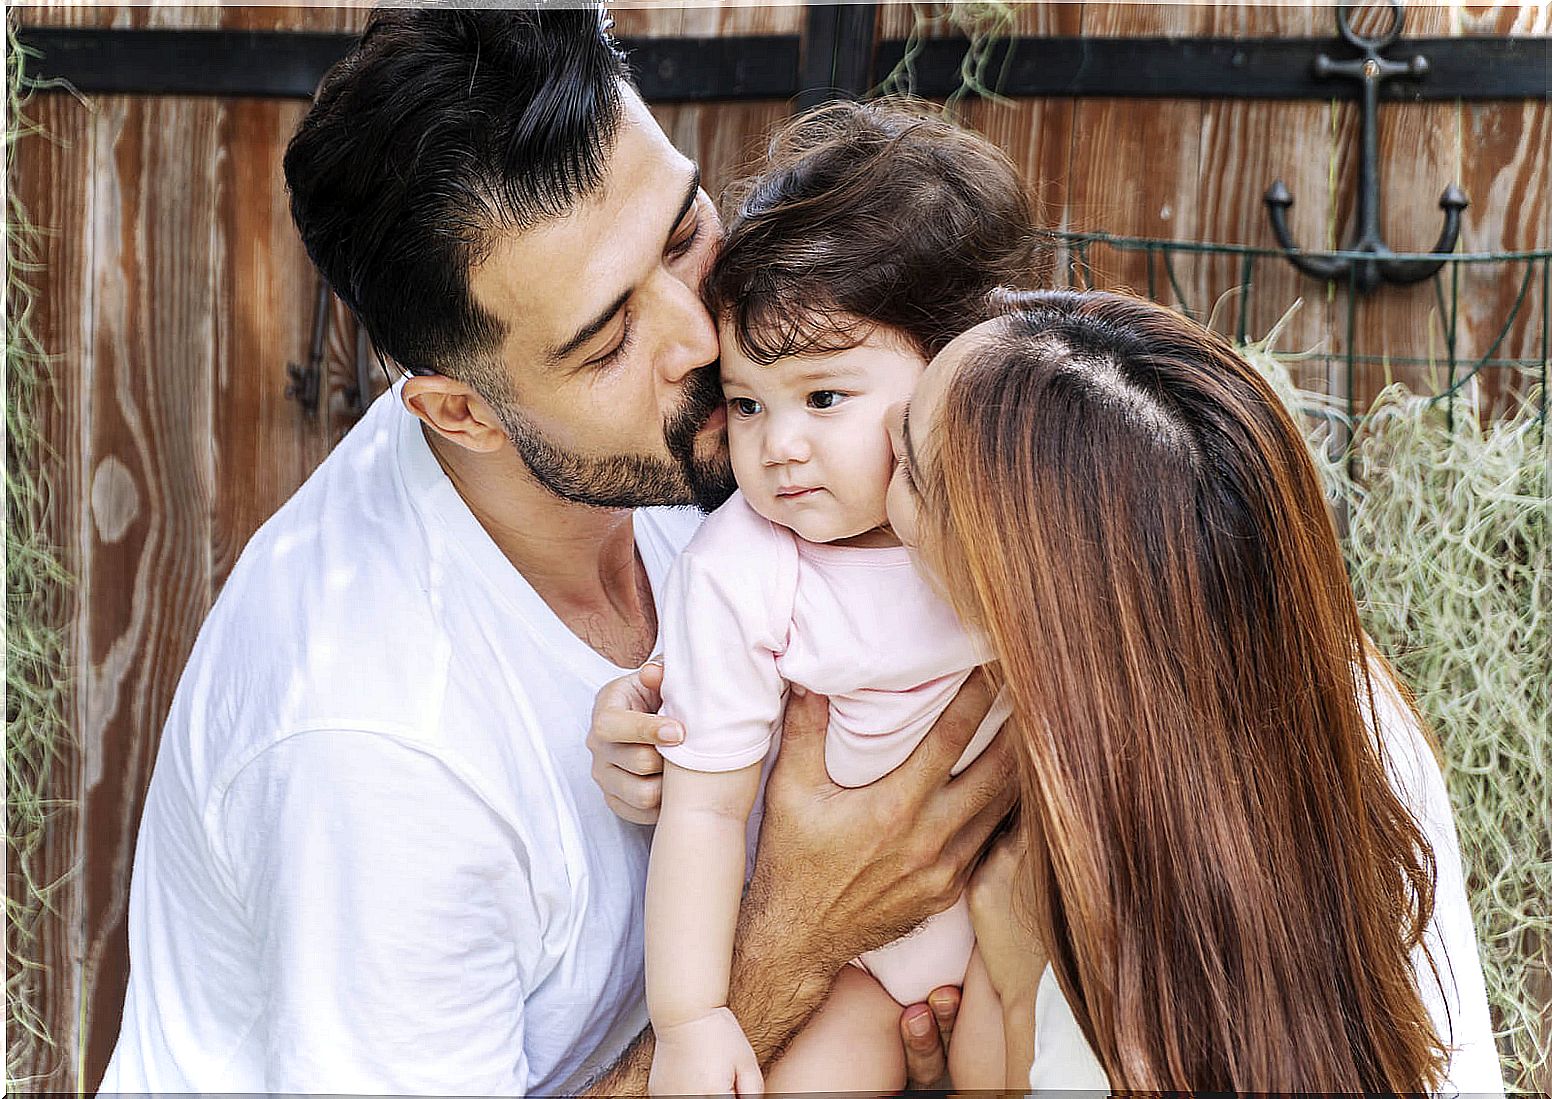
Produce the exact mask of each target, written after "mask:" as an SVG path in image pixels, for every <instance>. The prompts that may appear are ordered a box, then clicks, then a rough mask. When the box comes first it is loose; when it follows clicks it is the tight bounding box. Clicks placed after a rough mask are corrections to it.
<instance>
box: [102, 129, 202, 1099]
mask: <svg viewBox="0 0 1552 1099" xmlns="http://www.w3.org/2000/svg"><path fill="white" fill-rule="evenodd" d="M218 115H219V106H218V104H216V103H215V102H213V101H209V100H205V101H195V100H182V101H180V100H160V101H156V102H153V103H139V102H133V101H128V100H124V99H103V100H99V101H98V104H97V114H96V116H95V117H94V119H93V125H92V142H93V146H94V151H95V153H96V156H95V161H96V163H95V169H94V176H93V189H94V197H93V203H94V206H95V209H94V211H93V230H94V245H95V249H96V255H95V257H94V263H93V268H92V275H91V293H92V301H91V305H90V309H89V312H88V314H87V316H88V322H89V323H90V325H91V328H92V344H93V351H92V354H91V356H90V358H89V359H88V364H89V366H88V369H87V370H86V371H84V372H83V377H82V386H81V392H80V394H79V399H81V400H82V401H83V402H85V404H86V408H87V410H88V411H87V413H86V415H85V417H84V419H85V421H86V423H85V426H86V432H85V455H84V461H83V463H82V466H81V470H80V473H81V476H82V479H83V483H81V484H79V485H78V491H80V492H81V493H82V494H83V499H89V500H90V501H91V502H92V507H91V515H92V521H91V523H90V525H89V529H87V530H85V531H83V532H82V533H83V539H84V546H83V554H82V557H83V567H82V574H81V593H80V594H81V601H82V606H83V608H84V618H85V623H84V627H85V636H84V638H83V644H82V647H81V650H80V651H79V653H78V658H79V659H80V661H81V664H80V674H81V682H80V684H79V686H78V691H79V699H80V719H81V726H80V727H81V737H82V741H83V746H84V749H85V762H86V768H87V772H86V776H85V779H84V782H83V786H82V806H81V822H82V830H83V833H84V839H83V845H84V849H85V850H86V851H87V852H89V853H90V857H89V858H88V859H87V860H86V861H85V864H84V867H83V875H82V880H81V896H82V922H83V935H84V942H83V943H82V950H83V954H82V957H81V959H80V964H81V967H82V975H81V981H82V988H83V989H84V996H85V1003H84V1009H83V1017H84V1035H83V1037H82V1043H83V1047H84V1049H83V1064H84V1068H83V1073H82V1076H81V1079H80V1080H79V1081H78V1083H79V1084H81V1085H84V1086H85V1087H87V1088H93V1087H95V1086H96V1083H97V1081H98V1080H99V1079H100V1077H101V1073H102V1070H103V1068H104V1067H106V1064H107V1059H108V1055H109V1054H110V1053H111V1051H112V1048H113V1044H114V1041H115V1040H116V1038H117V1031H118V1020H119V1013H120V1010H121V1008H122V1005H123V997H124V987H125V982H126V980H127V975H128V974H127V945H126V944H127V940H126V928H125V914H126V908H127V901H128V895H129V873H130V866H131V862H132V860H133V856H134V839H135V834H136V829H137V825H138V821H139V816H140V810H141V807H142V805H143V803H144V791H145V785H146V782H147V781H148V780H149V778H150V773H151V767H152V763H153V761H154V758H155V754H156V747H157V744H158V742H159V736H160V731H161V726H162V723H163V721H164V720H165V717H166V714H167V710H168V707H169V705H170V703H171V699H172V694H173V689H174V687H175V686H176V684H177V680H178V677H179V675H180V673H181V672H182V669H183V664H184V661H185V659H186V658H187V656H188V652H189V649H190V648H191V646H192V644H193V640H194V635H195V633H196V631H197V630H198V628H199V624H200V622H201V621H202V619H203V618H204V615H205V612H206V611H207V610H208V608H209V606H210V600H211V578H210V562H209V554H210V543H211V513H212V504H213V497H214V469H213V461H212V458H213V437H212V427H213V424H212V407H213V393H212V386H211V362H210V359H211V349H212V345H213V342H214V329H215V324H216V320H215V316H216V311H217V292H216V281H217V274H216V270H215V267H214V265H213V263H212V260H211V254H210V247H209V241H210V233H211V226H212V225H213V223H214V221H215V206H214V197H215V191H216V179H215V158H214V157H212V156H210V155H208V153H209V151H210V149H211V148H212V147H213V145H214V141H215V133H216V128H217V125H218ZM170 150H180V151H188V152H190V153H192V154H193V155H177V156H174V155H169V151H170ZM201 153H204V154H207V155H200V154H201Z"/></svg>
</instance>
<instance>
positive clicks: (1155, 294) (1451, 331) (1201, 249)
mask: <svg viewBox="0 0 1552 1099" xmlns="http://www.w3.org/2000/svg"><path fill="white" fill-rule="evenodd" d="M1040 237H1041V239H1042V241H1043V243H1044V244H1045V245H1046V246H1047V247H1048V248H1049V249H1051V250H1052V251H1053V252H1054V253H1055V255H1056V258H1057V263H1056V278H1057V279H1058V280H1061V279H1063V278H1065V280H1066V285H1068V286H1077V287H1083V288H1093V287H1094V286H1096V285H1098V281H1097V279H1096V277H1095V265H1094V260H1093V255H1092V253H1093V252H1094V250H1095V249H1096V247H1105V248H1110V249H1113V250H1114V251H1116V252H1123V253H1133V254H1137V253H1140V254H1142V255H1143V256H1144V257H1145V258H1146V269H1147V286H1146V290H1147V295H1148V297H1150V298H1152V299H1154V300H1155V301H1157V300H1160V297H1159V295H1160V292H1161V290H1163V289H1164V288H1165V287H1167V288H1168V290H1169V292H1170V293H1172V294H1173V295H1174V299H1175V302H1177V303H1178V307H1179V308H1180V310H1181V311H1182V312H1184V313H1187V314H1189V315H1192V316H1200V315H1201V312H1200V310H1199V309H1195V308H1193V305H1192V302H1191V301H1190V299H1189V297H1188V295H1187V293H1186V290H1185V287H1184V286H1183V285H1182V284H1181V280H1180V277H1179V275H1178V273H1177V271H1176V264H1175V261H1176V258H1177V257H1179V256H1204V255H1205V256H1227V257H1239V261H1240V263H1239V279H1238V284H1237V286H1238V291H1239V293H1238V298H1237V308H1236V316H1235V321H1234V337H1235V342H1236V343H1238V344H1240V345H1242V346H1243V345H1245V344H1247V343H1249V342H1251V341H1252V340H1253V339H1254V338H1255V336H1254V335H1253V334H1252V333H1251V332H1250V331H1249V330H1248V325H1249V315H1250V303H1251V298H1252V295H1253V293H1254V291H1255V279H1256V270H1257V266H1258V265H1260V264H1261V262H1262V261H1263V260H1265V261H1268V262H1271V263H1274V264H1286V263H1287V262H1288V261H1287V257H1286V255H1285V254H1284V253H1283V252H1282V251H1281V250H1279V249H1276V248H1261V247H1254V246H1250V245H1243V244H1209V243H1204V242H1200V241H1189V240H1163V239H1155V238H1147V237H1128V236H1117V235H1115V234H1111V233H1100V232H1069V231H1055V230H1047V231H1044V232H1042V233H1041V234H1040ZM1320 254H1321V255H1323V256H1333V257H1336V258H1339V259H1351V260H1353V261H1359V260H1372V259H1374V256H1373V255H1371V254H1370V253H1367V252H1352V251H1334V252H1322V253H1320ZM1389 258H1393V259H1399V260H1410V259H1417V260H1435V261H1438V260H1442V261H1443V266H1442V267H1441V268H1440V270H1439V271H1438V272H1437V273H1435V274H1434V275H1433V276H1432V278H1431V279H1430V281H1431V282H1432V284H1433V288H1434V293H1435V299H1436V301H1437V303H1438V307H1439V317H1440V323H1441V325H1442V328H1443V333H1442V335H1443V337H1444V340H1443V343H1444V346H1443V351H1442V354H1443V361H1442V362H1440V361H1439V360H1438V359H1435V358H1419V357H1407V356H1395V355H1383V356H1381V355H1367V354H1363V353H1361V352H1360V351H1359V349H1358V344H1357V340H1356V337H1357V312H1358V302H1359V298H1360V294H1359V293H1358V290H1357V285H1356V274H1353V275H1349V276H1348V277H1347V278H1345V279H1340V280H1333V281H1332V282H1331V283H1328V284H1327V285H1328V286H1343V285H1345V286H1346V289H1347V293H1346V295H1345V298H1346V306H1345V318H1344V319H1345V329H1346V337H1347V339H1346V349H1345V350H1344V352H1343V353H1342V354H1341V355H1337V356H1330V355H1327V356H1313V358H1315V359H1316V360H1317V361H1324V362H1326V363H1328V364H1332V363H1337V364H1340V365H1341V366H1342V367H1343V368H1344V370H1345V377H1344V384H1343V393H1344V395H1345V397H1346V403H1347V409H1346V411H1347V417H1348V420H1349V422H1351V423H1355V424H1356V423H1359V422H1361V420H1362V418H1363V417H1362V413H1361V412H1360V410H1358V409H1357V408H1355V407H1354V406H1353V400H1354V398H1353V393H1354V387H1353V378H1354V376H1355V374H1356V371H1357V369H1358V368H1359V367H1362V366H1368V365H1375V366H1400V367H1407V366H1413V367H1430V368H1435V367H1439V366H1444V367H1445V368H1446V371H1447V378H1446V382H1445V385H1444V388H1443V389H1441V390H1440V391H1439V392H1438V393H1435V394H1433V395H1432V397H1433V399H1434V400H1435V401H1439V402H1442V403H1443V404H1444V406H1445V415H1446V417H1447V419H1448V421H1449V423H1450V424H1451V425H1453V424H1454V420H1455V398H1456V397H1457V396H1458V395H1459V394H1460V392H1461V391H1462V389H1463V388H1464V387H1465V386H1466V385H1467V384H1468V383H1469V382H1470V381H1471V380H1472V379H1473V378H1475V377H1477V376H1478V375H1479V374H1482V373H1483V372H1484V371H1487V370H1513V371H1518V372H1521V373H1522V374H1524V375H1526V376H1532V377H1535V378H1537V379H1538V382H1539V384H1538V385H1537V386H1536V402H1537V403H1536V414H1537V420H1538V421H1539V422H1540V423H1541V424H1543V425H1544V424H1545V423H1546V416H1547V406H1546V402H1547V374H1548V364H1549V362H1552V249H1538V250H1534V251H1528V252H1459V253H1453V254H1450V255H1442V256H1441V255H1434V254H1431V253H1401V252H1398V253H1393V254H1392V255H1391V256H1390V257H1389ZM1482 264H1500V265H1503V266H1504V267H1505V268H1507V269H1508V271H1509V272H1511V273H1512V275H1513V277H1514V278H1515V279H1516V281H1517V284H1518V290H1517V292H1516V295H1515V299H1514V304H1513V306H1512V307H1511V308H1510V310H1509V312H1508V313H1507V314H1506V315H1505V317H1504V318H1503V323H1502V325H1501V326H1500V327H1499V329H1498V331H1497V333H1496V334H1495V335H1494V337H1493V338H1492V340H1491V341H1490V342H1489V343H1488V346H1487V349H1486V351H1485V352H1483V353H1482V354H1481V355H1480V356H1477V355H1475V354H1473V353H1470V352H1469V351H1468V350H1466V349H1463V348H1462V347H1461V346H1460V325H1459V317H1460V271H1461V268H1462V267H1464V266H1474V265H1482ZM1263 269H1264V268H1263ZM1301 277H1303V276H1301ZM1309 282H1310V283H1311V285H1318V283H1317V280H1314V279H1310V280H1309ZM1446 283H1448V290H1446V286H1445V284H1446ZM1538 283H1539V284H1540V287H1541V316H1540V318H1539V323H1540V335H1539V339H1538V341H1537V342H1538V346H1539V349H1540V354H1539V356H1538V357H1536V358H1501V357H1497V355H1498V351H1499V349H1500V348H1501V347H1502V346H1503V342H1504V340H1505V338H1506V337H1507V336H1508V335H1509V333H1510V332H1511V331H1512V330H1513V329H1514V326H1515V325H1516V324H1517V323H1518V322H1519V321H1520V319H1521V317H1522V315H1523V314H1524V312H1525V306H1526V302H1527V300H1528V298H1529V296H1530V289H1531V287H1532V286H1535V285H1537V284H1538ZM1384 292H1385V289H1384V288H1383V287H1382V288H1381V289H1380V290H1378V291H1376V295H1379V294H1383V293H1384Z"/></svg>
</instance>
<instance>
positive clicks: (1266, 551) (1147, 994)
mask: <svg viewBox="0 0 1552 1099" xmlns="http://www.w3.org/2000/svg"><path fill="white" fill-rule="evenodd" d="M1009 305H1010V307H1011V309H1012V312H1010V313H1009V315H1007V316H1006V317H1003V318H1000V319H999V320H997V321H995V322H993V323H992V324H991V325H990V326H988V328H989V329H990V334H988V335H986V336H985V337H984V338H980V337H975V339H976V340H977V343H976V346H975V347H974V348H973V349H972V350H970V351H969V352H968V354H967V357H966V358H965V359H964V361H963V364H962V366H961V368H960V371H959V373H958V374H957V376H956V377H955V379H954V380H953V382H952V383H951V385H950V387H949V389H948V390H947V393H946V397H945V400H944V406H943V412H942V414H941V416H940V417H939V419H938V424H937V427H936V428H935V429H934V430H933V433H932V435H931V437H930V439H929V440H927V441H926V446H925V448H924V449H925V450H926V452H927V459H928V460H927V475H926V476H925V477H924V478H923V480H924V481H925V482H926V483H925V484H924V486H923V491H924V492H925V494H926V500H927V504H928V512H929V515H931V514H936V516H937V525H938V534H939V535H940V536H941V538H940V540H939V545H940V546H941V554H940V556H941V557H942V563H943V565H944V568H945V570H946V572H947V574H948V575H947V577H946V579H947V580H948V585H949V588H950V591H951V593H952V594H953V596H954V600H955V602H956V604H957V605H958V606H959V609H960V611H961V613H963V614H964V615H965V616H966V617H967V618H968V619H970V620H973V621H976V622H977V623H979V624H980V625H981V626H982V627H983V628H984V629H985V630H986V631H987V633H988V634H989V635H990V637H991V640H992V642H993V644H994V647H995V650H996V653H997V656H998V658H999V659H1000V661H1001V665H1002V671H1003V674H1004V675H1005V677H1006V680H1007V683H1008V686H1009V689H1010V691H1011V694H1012V698H1013V701H1014V706H1015V713H1016V715H1017V720H1018V722H1019V726H1020V729H1021V736H1020V744H1021V749H1020V758H1021V783H1022V787H1023V803H1022V804H1023V808H1022V812H1023V814H1024V830H1025V832H1026V834H1027V836H1028V838H1029V839H1030V844H1029V854H1028V864H1027V866H1026V871H1027V875H1026V881H1027V883H1028V884H1029V885H1030V887H1031V888H1030V893H1029V898H1028V899H1029V902H1030V905H1029V907H1030V908H1031V910H1032V918H1033V922H1034V925H1035V930H1036V931H1037V932H1038V933H1039V935H1040V936H1041V937H1042V940H1043V941H1044V942H1045V944H1046V945H1047V948H1048V950H1049V952H1050V957H1051V960H1052V964H1053V966H1054V968H1055V972H1056V977H1057V979H1058V981H1059V983H1060V984H1061V987H1062V990H1063V992H1064V993H1065V994H1066V996H1067V999H1068V1000H1069V1001H1070V1003H1071V1005H1072V1007H1073V1010H1074V1012H1075V1014H1076V1016H1077V1018H1078V1021H1079V1023H1080V1025H1081V1026H1082V1028H1083V1031H1084V1033H1085V1035H1086V1036H1087V1037H1088V1039H1089V1042H1090V1044H1091V1045H1092V1046H1093V1047H1094V1050H1095V1052H1096V1053H1097V1054H1098V1056H1099V1059H1100V1061H1101V1062H1102V1063H1103V1065H1104V1067H1105V1069H1106V1071H1107V1072H1108V1074H1109V1076H1110V1081H1111V1083H1112V1085H1113V1086H1114V1087H1117V1088H1120V1089H1127V1090H1130V1089H1142V1090H1184V1089H1209V1090H1220V1089H1232V1090H1237V1091H1246V1090H1250V1091H1322V1092H1324V1091H1345V1092H1356V1091H1379V1092H1419V1091H1425V1090H1428V1089H1430V1088H1433V1087H1435V1086H1437V1085H1438V1084H1439V1083H1440V1082H1441V1081H1442V1078H1443V1072H1444V1064H1445V1060H1444V1049H1443V1046H1442V1044H1441V1041H1440V1037H1439V1035H1437V1034H1436V1033H1435V1030H1434V1026H1433V1023H1432V1022H1431V1020H1430V1018H1429V1016H1428V1013H1427V1010H1426V1009H1425V1007H1424V1005H1423V1003H1422V1000H1421V998H1420V994H1419V990H1418V984H1417V978H1416V976H1415V975H1414V969H1413V964H1412V951H1413V949H1414V948H1415V947H1418V945H1419V943H1420V941H1421V937H1422V932H1423V929H1424V928H1425V927H1426V926H1427V924H1428V922H1429V920H1430V918H1431V916H1432V912H1433V882H1434V864H1433V852H1432V850H1431V848H1430V847H1429V845H1428V843H1427V840H1426V839H1425V838H1424V836H1423V834H1422V833H1421V831H1420V830H1419V828H1418V826H1417V825H1416V824H1415V823H1414V821H1413V819H1412V818H1411V816H1410V815H1409V814H1408V812H1407V810H1406V808H1405V807H1404V806H1403V805H1402V803H1401V802H1400V800H1399V799H1398V797H1397V795H1396V794H1395V793H1394V792H1393V791H1392V788H1391V786H1390V783H1389V782H1388V781H1387V779H1386V773H1385V768H1384V764H1383V761H1382V759H1381V756H1380V753H1379V751H1378V750H1377V748H1378V746H1377V742H1376V739H1375V737H1374V735H1372V734H1371V731H1370V729H1369V726H1368V723H1367V722H1366V720H1365V716H1364V715H1365V712H1366V711H1367V712H1369V713H1373V712H1374V710H1373V706H1374V697H1373V696H1374V692H1375V686H1374V685H1373V684H1372V683H1371V679H1370V675H1371V667H1372V668H1373V670H1374V671H1375V672H1376V673H1377V675H1378V676H1382V677H1384V678H1386V679H1390V678H1391V677H1392V676H1393V673H1392V672H1391V671H1390V670H1389V668H1388V666H1386V665H1385V664H1384V663H1383V661H1381V660H1379V658H1378V657H1376V656H1373V655H1372V654H1371V653H1369V652H1368V651H1367V646H1366V641H1365V638H1364V635H1363V633H1362V630H1361V628H1360V626H1359V621H1358V614H1357V608H1356V605H1355V603H1354V599H1353V595H1352V589H1351V587H1350V586H1349V584H1348V581H1347V576H1346V572H1345V569H1344V566H1343V561H1342V556H1341V552H1340V550H1339V548H1338V545H1337V539H1336V535H1335V532H1334V529H1333V527H1332V523H1331V519H1330V513H1329V511H1328V509H1327V506H1326V502H1325V500H1324V498H1323V497H1322V494H1321V489H1320V484H1319V481H1318V479H1317V476H1316V473H1315V470H1314V467H1313V465H1312V463H1311V462H1310V459H1309V456H1308V454H1307V453H1306V451H1305V449H1304V447H1305V444H1304V442H1303V439H1302V438H1301V436H1300V434H1299V432H1298V430H1297V428H1296V427H1295V425H1294V423H1293V421H1292V419H1291V418H1290V417H1289V415H1288V414H1287V413H1286V412H1285V411H1284V410H1283V408H1282V406H1281V405H1280V403H1279V402H1278V400H1277V398H1276V396H1275V395H1274V393H1273V391H1272V390H1271V389H1270V387H1269V386H1267V385H1266V383H1265V382H1264V381H1263V380H1262V379H1261V378H1260V377H1259V376H1258V375H1257V374H1256V373H1255V371H1254V370H1253V369H1252V368H1251V367H1250V366H1249V365H1248V364H1247V363H1246V362H1245V361H1244V360H1243V359H1242V358H1240V356H1238V355H1237V354H1235V353H1234V351H1233V349H1232V348H1231V347H1230V346H1229V345H1228V344H1227V343H1226V342H1225V341H1223V340H1222V339H1220V338H1219V337H1217V336H1216V335H1213V334H1212V333H1209V332H1208V331H1206V330H1205V329H1203V328H1201V327H1199V326H1197V325H1196V324H1194V323H1192V322H1190V321H1188V320H1186V319H1185V318H1183V317H1181V316H1179V315H1178V314H1175V313H1173V312H1170V311H1168V310H1166V309H1163V308H1161V307H1158V306H1155V305H1153V304H1151V303H1147V302H1143V301H1138V300H1135V299H1131V298H1127V297H1122V296H1118V295H1114V294H1105V293H1097V292H1094V293H1073V292H1055V291H1053V292H1042V293H1037V294H1021V295H1017V297H1016V300H1013V301H1011V302H1010V303H1009ZM929 521H930V520H929ZM1403 697H1405V695H1404V692H1403ZM1414 716H1415V713H1414ZM1436 977H1437V974H1435V978H1436Z"/></svg>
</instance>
